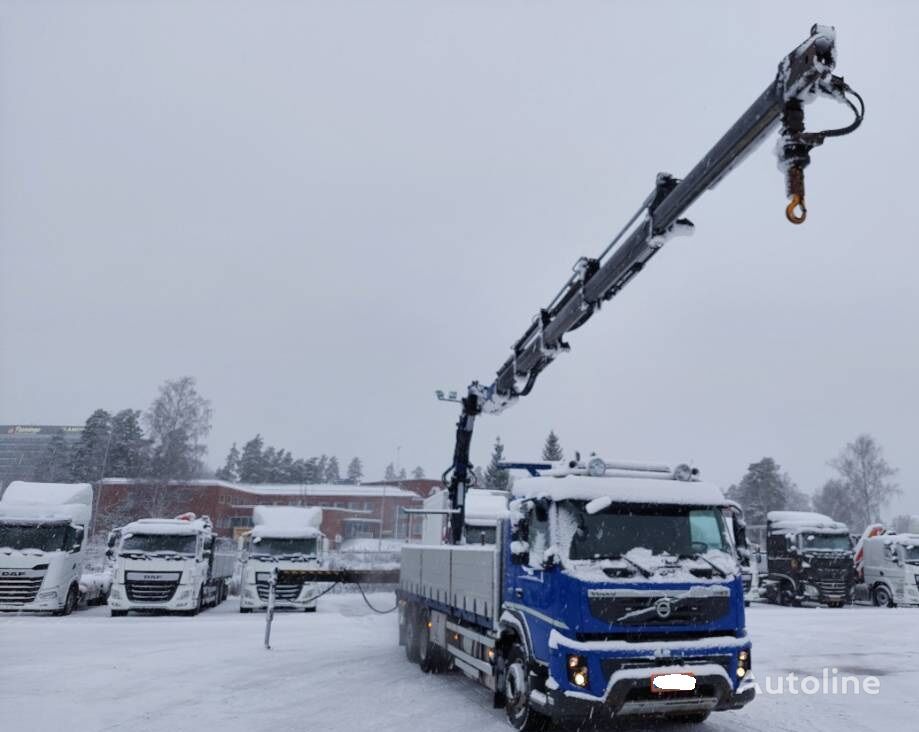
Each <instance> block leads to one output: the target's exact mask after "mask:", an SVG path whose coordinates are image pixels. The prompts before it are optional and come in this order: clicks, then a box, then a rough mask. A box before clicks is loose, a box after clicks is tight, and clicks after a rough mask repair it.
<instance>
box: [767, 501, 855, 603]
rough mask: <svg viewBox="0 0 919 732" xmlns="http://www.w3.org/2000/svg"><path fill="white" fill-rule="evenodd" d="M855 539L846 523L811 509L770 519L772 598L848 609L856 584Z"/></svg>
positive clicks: (769, 581)
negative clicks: (846, 607) (853, 541)
mask: <svg viewBox="0 0 919 732" xmlns="http://www.w3.org/2000/svg"><path fill="white" fill-rule="evenodd" d="M853 556H854V555H853V550H852V540H851V537H850V536H849V529H848V528H847V527H846V525H845V524H843V523H840V522H839V521H834V520H833V519H831V518H830V517H829V516H824V515H823V514H819V513H812V512H808V511H770V512H769V513H768V514H767V515H766V564H767V575H766V579H765V580H764V582H763V589H764V594H765V597H766V599H767V600H768V601H769V602H772V603H776V604H779V605H800V604H801V603H802V602H804V601H806V600H807V601H811V602H818V603H825V604H827V605H829V606H830V607H842V606H843V605H845V604H846V603H849V602H851V600H852V593H853V588H854V586H855V568H854V563H853Z"/></svg>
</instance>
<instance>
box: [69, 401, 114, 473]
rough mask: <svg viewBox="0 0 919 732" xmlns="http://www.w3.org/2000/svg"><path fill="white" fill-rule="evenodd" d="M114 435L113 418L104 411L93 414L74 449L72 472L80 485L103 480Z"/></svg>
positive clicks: (98, 410)
mask: <svg viewBox="0 0 919 732" xmlns="http://www.w3.org/2000/svg"><path fill="white" fill-rule="evenodd" d="M111 435H112V416H111V415H110V414H109V413H108V412H106V411H105V410H104V409H97V410H96V411H95V412H93V413H92V414H91V415H90V416H89V419H87V420H86V425H85V426H84V427H83V432H82V433H81V434H80V439H79V441H78V442H77V444H76V445H75V446H74V448H73V453H72V456H71V465H70V472H71V474H72V475H73V479H74V480H75V481H77V482H78V483H92V482H94V481H97V480H101V479H102V478H103V477H104V476H103V471H104V468H105V462H106V460H107V457H108V455H107V453H108V449H109V441H110V439H111Z"/></svg>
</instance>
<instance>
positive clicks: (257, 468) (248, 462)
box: [239, 435, 266, 483]
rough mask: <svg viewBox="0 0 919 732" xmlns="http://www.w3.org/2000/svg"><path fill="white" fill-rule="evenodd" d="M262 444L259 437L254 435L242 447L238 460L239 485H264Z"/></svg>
mask: <svg viewBox="0 0 919 732" xmlns="http://www.w3.org/2000/svg"><path fill="white" fill-rule="evenodd" d="M263 446H264V442H263V441H262V436H261V435H256V436H255V437H253V438H252V439H251V440H249V441H248V442H247V443H246V444H245V445H243V451H242V455H240V458H239V482H240V483H264V482H265V472H266V471H265V461H264V457H263V455H262V447H263Z"/></svg>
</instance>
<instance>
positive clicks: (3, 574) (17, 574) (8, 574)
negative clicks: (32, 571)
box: [0, 571, 25, 577]
mask: <svg viewBox="0 0 919 732" xmlns="http://www.w3.org/2000/svg"><path fill="white" fill-rule="evenodd" d="M24 576H25V572H24V571H21V572H11V571H4V572H0V577H24Z"/></svg>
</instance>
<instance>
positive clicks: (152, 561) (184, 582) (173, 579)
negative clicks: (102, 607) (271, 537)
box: [108, 514, 236, 617]
mask: <svg viewBox="0 0 919 732" xmlns="http://www.w3.org/2000/svg"><path fill="white" fill-rule="evenodd" d="M117 533H118V534H120V539H119V544H118V549H117V552H116V554H117V559H116V561H115V576H114V579H113V581H112V588H111V591H110V593H109V598H108V604H109V608H110V609H111V615H112V617H120V616H124V615H127V614H128V612H129V611H131V610H155V611H160V612H167V613H181V614H185V615H197V614H198V613H199V612H200V611H201V610H202V609H204V608H206V607H215V606H216V605H218V604H219V603H221V602H223V601H224V600H225V599H226V597H227V595H228V593H229V580H230V577H231V576H232V575H233V569H234V566H235V564H236V551H235V547H234V545H233V542H232V541H231V540H230V539H225V538H222V537H219V536H217V534H216V533H214V529H213V526H212V525H211V521H210V519H209V518H208V517H207V516H204V517H202V518H198V517H196V516H195V515H194V514H183V515H182V516H179V517H177V518H174V519H164V518H148V519H140V520H139V521H134V522H133V523H130V524H127V525H126V526H122V527H121V528H120V529H119V530H118V532H117Z"/></svg>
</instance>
